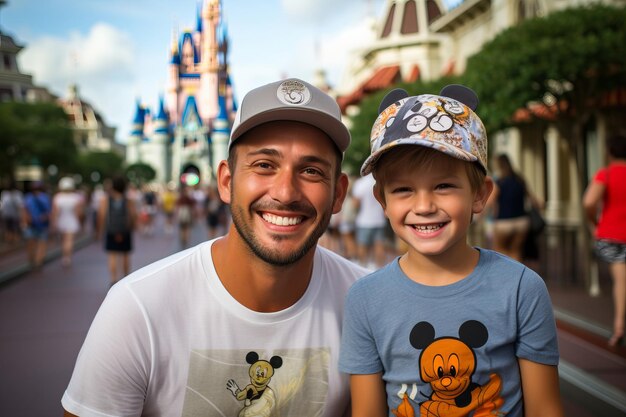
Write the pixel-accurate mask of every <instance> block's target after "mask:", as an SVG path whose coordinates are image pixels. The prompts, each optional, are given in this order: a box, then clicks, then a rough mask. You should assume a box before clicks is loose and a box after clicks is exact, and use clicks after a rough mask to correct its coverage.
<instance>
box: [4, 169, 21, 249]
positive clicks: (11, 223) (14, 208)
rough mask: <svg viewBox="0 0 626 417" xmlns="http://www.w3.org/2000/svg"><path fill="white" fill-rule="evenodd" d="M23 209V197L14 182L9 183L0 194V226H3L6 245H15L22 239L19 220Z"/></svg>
mask: <svg viewBox="0 0 626 417" xmlns="http://www.w3.org/2000/svg"><path fill="white" fill-rule="evenodd" d="M23 207H24V195H23V194H22V192H21V191H20V190H19V189H18V188H17V185H16V184H15V181H11V182H10V183H9V186H8V187H7V188H6V189H5V190H2V194H0V212H1V213H2V224H3V226H4V240H5V242H6V243H8V244H14V243H17V242H19V241H20V240H21V238H22V229H21V226H20V223H21V222H20V218H21V215H22V208H23Z"/></svg>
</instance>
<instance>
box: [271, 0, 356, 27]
mask: <svg viewBox="0 0 626 417" xmlns="http://www.w3.org/2000/svg"><path fill="white" fill-rule="evenodd" d="M364 4H365V2H364V1H363V0H342V1H337V0H281V5H282V7H283V9H284V10H285V12H287V15H288V16H290V17H293V18H296V19H303V20H304V22H306V21H308V22H313V21H316V22H319V21H321V20H322V19H326V18H328V17H332V16H335V15H338V14H339V13H340V12H344V11H345V10H348V9H349V8H355V9H361V8H362V7H363V5H364Z"/></svg>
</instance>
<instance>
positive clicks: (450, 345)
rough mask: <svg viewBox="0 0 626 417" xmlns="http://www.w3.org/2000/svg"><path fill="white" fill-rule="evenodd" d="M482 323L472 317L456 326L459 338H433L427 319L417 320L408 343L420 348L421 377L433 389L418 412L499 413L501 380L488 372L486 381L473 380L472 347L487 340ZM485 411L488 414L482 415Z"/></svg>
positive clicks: (435, 416) (448, 415) (431, 416)
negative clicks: (423, 320) (479, 382)
mask: <svg viewBox="0 0 626 417" xmlns="http://www.w3.org/2000/svg"><path fill="white" fill-rule="evenodd" d="M488 336H489V335H488V332H487V329H486V328H485V326H484V325H483V324H482V323H480V322H478V321H475V320H470V321H466V322H465V323H463V324H462V325H461V327H460V328H459V338H455V337H440V338H437V339H436V338H435V329H434V328H433V326H432V325H431V324H430V323H428V322H420V323H417V324H416V325H415V326H414V327H413V330H412V331H411V335H410V342H411V345H412V346H413V347H414V348H415V349H423V350H422V353H421V354H420V360H419V364H420V377H421V379H422V381H424V382H426V383H428V384H429V385H430V387H431V388H432V390H433V392H432V394H431V395H430V397H429V399H428V400H427V401H424V402H423V403H421V404H420V415H421V416H427V417H461V416H468V415H469V414H470V413H471V412H475V413H474V415H475V416H477V415H499V414H500V413H499V408H500V407H501V406H502V404H503V403H504V401H503V400H502V398H500V396H499V394H500V390H501V388H502V380H501V378H500V377H499V376H498V375H496V374H491V375H490V378H489V381H488V382H487V383H485V384H484V385H479V384H477V383H476V382H474V381H473V380H472V376H473V374H474V371H475V370H476V354H475V353H474V350H473V349H474V348H478V347H481V346H483V345H484V344H485V343H486V342H487V338H488ZM485 413H488V414H485Z"/></svg>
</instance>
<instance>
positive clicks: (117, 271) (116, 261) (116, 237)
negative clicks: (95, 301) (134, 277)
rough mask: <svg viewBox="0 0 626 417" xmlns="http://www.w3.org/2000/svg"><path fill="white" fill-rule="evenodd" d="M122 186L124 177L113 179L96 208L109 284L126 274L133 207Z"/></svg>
mask: <svg viewBox="0 0 626 417" xmlns="http://www.w3.org/2000/svg"><path fill="white" fill-rule="evenodd" d="M126 186H127V183H126V179H125V178H124V177H121V176H119V177H115V178H113V180H112V181H111V188H110V190H109V195H108V196H107V198H105V199H103V200H102V202H101V204H100V208H99V210H98V238H100V237H102V236H103V235H104V249H105V250H106V252H107V254H108V263H109V272H110V274H111V285H113V284H115V283H116V282H117V281H118V280H119V279H120V278H121V277H124V276H126V275H128V274H129V273H130V252H131V251H132V249H133V229H134V228H135V224H136V220H137V208H136V203H135V200H134V199H131V198H128V196H127V195H126Z"/></svg>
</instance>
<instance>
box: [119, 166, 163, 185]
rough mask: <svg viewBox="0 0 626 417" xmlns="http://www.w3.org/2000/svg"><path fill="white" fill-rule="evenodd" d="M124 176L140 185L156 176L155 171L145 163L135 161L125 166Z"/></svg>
mask: <svg viewBox="0 0 626 417" xmlns="http://www.w3.org/2000/svg"><path fill="white" fill-rule="evenodd" d="M126 177H127V178H128V179H129V180H130V181H131V182H133V183H135V184H137V185H141V184H144V183H147V182H150V181H152V180H153V179H154V178H155V177H156V171H155V170H154V168H152V166H150V165H148V164H146V163H143V162H136V163H134V164H131V165H129V166H128V167H127V168H126Z"/></svg>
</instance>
